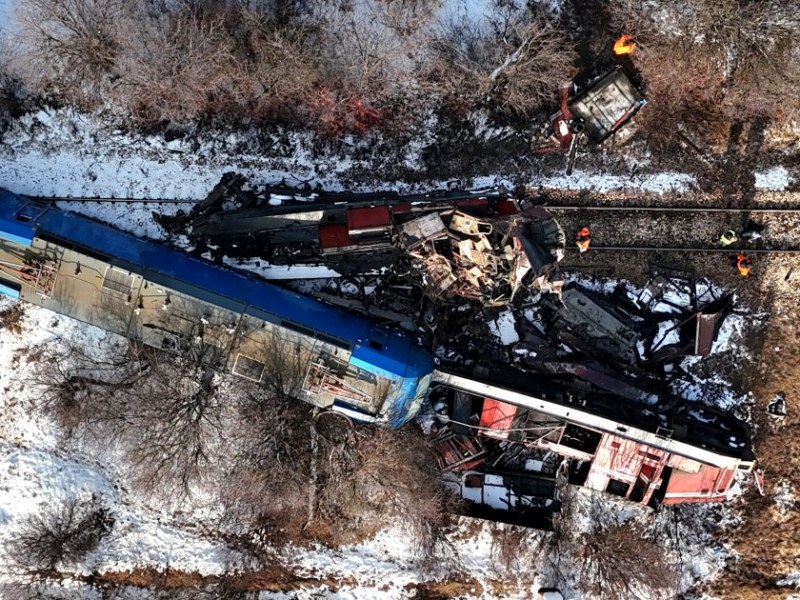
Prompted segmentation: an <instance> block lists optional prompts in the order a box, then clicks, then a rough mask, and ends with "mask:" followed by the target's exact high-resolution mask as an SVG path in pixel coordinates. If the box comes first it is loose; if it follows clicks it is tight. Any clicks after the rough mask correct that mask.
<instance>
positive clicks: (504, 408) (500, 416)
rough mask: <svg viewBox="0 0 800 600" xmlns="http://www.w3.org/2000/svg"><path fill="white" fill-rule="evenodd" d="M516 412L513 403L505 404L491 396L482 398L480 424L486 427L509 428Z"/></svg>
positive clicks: (501, 429) (497, 429)
mask: <svg viewBox="0 0 800 600" xmlns="http://www.w3.org/2000/svg"><path fill="white" fill-rule="evenodd" d="M516 414H517V407H516V406H514V405H513V404H507V403H506V402H500V401H499V400H493V399H492V398H484V399H483V411H482V412H481V423H480V425H481V427H486V428H487V429H494V430H496V431H505V430H506V429H510V428H511V425H512V424H513V423H514V417H515V416H516ZM504 437H505V436H504Z"/></svg>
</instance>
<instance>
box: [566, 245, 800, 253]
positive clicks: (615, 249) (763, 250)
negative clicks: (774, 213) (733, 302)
mask: <svg viewBox="0 0 800 600" xmlns="http://www.w3.org/2000/svg"><path fill="white" fill-rule="evenodd" d="M566 248H567V250H569V251H574V252H577V251H578V248H577V246H574V247H573V246H570V245H568V246H567V247H566ZM592 252H697V253H706V252H718V253H725V254H736V253H738V252H743V253H745V254H800V248H741V247H736V248H713V247H712V248H709V247H705V248H696V247H695V248H676V247H670V246H591V248H590V249H589V253H592Z"/></svg>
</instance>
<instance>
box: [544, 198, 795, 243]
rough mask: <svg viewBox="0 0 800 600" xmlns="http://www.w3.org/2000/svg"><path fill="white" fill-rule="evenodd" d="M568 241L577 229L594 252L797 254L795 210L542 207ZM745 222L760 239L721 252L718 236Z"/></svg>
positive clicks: (779, 208) (784, 208) (743, 224)
mask: <svg viewBox="0 0 800 600" xmlns="http://www.w3.org/2000/svg"><path fill="white" fill-rule="evenodd" d="M547 210H548V211H550V212H551V213H552V214H553V216H554V217H555V218H556V219H557V220H558V222H559V223H560V224H561V227H562V228H563V229H564V232H565V233H566V235H567V239H568V241H569V242H570V244H569V246H572V244H571V241H572V238H573V236H574V235H575V232H577V231H578V230H579V229H581V228H582V227H589V228H590V229H591V231H592V250H593V251H596V252H597V251H599V252H611V251H616V252H620V251H627V252H657V251H662V252H666V251H672V252H682V253H687V252H704V253H732V252H736V251H737V250H739V249H741V250H743V251H745V252H747V253H751V254H766V253H782V254H797V253H800V208H797V207H770V208H760V207H759V208H755V207H753V208H748V209H745V208H723V207H699V206H698V207H680V208H678V207H652V206H625V207H617V206H614V207H610V206H586V207H584V206H581V207H577V206H573V205H547ZM749 221H753V222H754V223H756V224H758V225H761V226H763V231H762V232H761V238H760V239H758V240H756V241H754V242H753V243H744V242H740V243H738V244H736V245H732V246H729V247H726V248H722V247H720V246H719V245H718V243H717V242H718V240H719V238H720V235H721V234H722V233H723V232H724V231H726V230H728V229H733V230H735V231H738V232H741V231H742V230H743V229H744V228H745V227H746V226H747V225H748V222H749Z"/></svg>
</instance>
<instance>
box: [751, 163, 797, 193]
mask: <svg viewBox="0 0 800 600" xmlns="http://www.w3.org/2000/svg"><path fill="white" fill-rule="evenodd" d="M755 176H756V189H757V190H769V191H774V192H782V191H785V190H786V189H788V187H789V185H790V184H791V183H792V182H793V181H794V178H793V177H791V176H790V175H789V171H787V170H786V167H781V166H778V167H772V168H771V169H767V170H766V171H761V172H757V173H756V174H755Z"/></svg>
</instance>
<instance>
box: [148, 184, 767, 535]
mask: <svg viewBox="0 0 800 600" xmlns="http://www.w3.org/2000/svg"><path fill="white" fill-rule="evenodd" d="M519 196H520V194H512V193H510V192H509V191H507V190H504V189H501V188H492V189H487V190H478V191H454V190H448V191H442V192H436V193H431V194H424V195H413V196H399V195H397V194H394V193H383V194H367V195H352V194H336V193H326V192H319V191H311V190H294V189H291V188H286V187H277V188H249V187H248V186H247V183H246V182H245V181H244V180H243V179H242V178H239V177H238V176H233V175H230V176H226V177H225V178H224V179H223V181H222V182H221V183H220V185H219V186H217V188H215V190H214V191H213V192H212V194H211V195H210V196H209V199H208V201H207V202H204V203H201V204H200V205H199V206H198V207H197V208H196V209H195V211H193V213H192V214H190V215H184V216H181V217H178V218H177V219H172V220H168V221H167V222H165V221H164V219H163V218H162V223H164V224H165V225H167V226H169V227H171V228H172V230H173V231H175V232H178V231H179V232H181V233H185V234H186V235H187V236H188V238H189V239H190V240H191V241H192V243H193V244H194V245H195V252H199V253H201V254H203V255H204V256H205V257H206V258H210V259H212V260H215V261H217V262H229V263H231V264H236V262H237V261H242V262H244V263H246V264H250V265H252V264H253V261H254V260H256V261H259V262H260V266H261V267H262V269H265V270H268V269H270V268H272V267H271V266H272V265H275V264H277V265H279V266H287V263H290V265H291V266H290V269H289V273H291V270H292V269H296V270H297V272H296V274H295V275H291V276H290V277H292V278H294V277H297V278H298V279H302V278H305V277H308V271H306V270H304V269H305V268H323V269H325V271H324V273H325V275H327V276H328V277H329V279H327V280H322V281H323V282H324V283H323V284H321V285H319V286H317V287H316V290H315V292H314V293H315V295H316V296H317V297H319V298H321V299H323V300H325V301H326V302H329V303H331V304H334V305H337V306H340V307H344V308H346V309H348V310H351V311H355V312H359V313H361V314H364V315H365V316H368V317H369V318H371V319H374V320H377V321H381V322H384V323H386V324H391V325H393V326H400V327H402V328H404V329H406V330H407V331H409V332H411V333H412V334H414V335H417V336H420V337H421V338H423V339H424V340H425V344H426V345H428V346H429V347H431V348H432V349H433V354H434V357H435V363H436V366H435V370H434V372H433V378H432V383H431V385H430V388H429V391H428V403H427V404H428V406H429V407H430V408H429V411H428V412H427V413H425V414H424V415H423V416H422V417H420V420H421V421H422V422H423V424H424V426H425V427H426V428H427V429H428V430H429V432H430V444H431V447H432V449H433V454H434V457H435V458H436V460H437V461H438V463H439V465H440V467H441V469H442V471H443V473H444V478H445V482H446V485H447V486H448V487H449V488H450V489H451V490H452V491H453V492H455V493H457V494H458V495H460V496H461V497H462V498H463V499H464V500H466V502H465V506H466V509H465V510H466V512H467V513H468V514H470V515H473V516H479V517H484V518H490V519H493V520H499V521H506V522H512V523H518V524H524V525H534V526H537V527H545V528H546V527H549V526H550V523H551V519H552V516H553V513H554V512H556V511H557V510H558V509H559V500H558V498H559V490H560V489H561V486H563V485H569V484H571V485H580V486H584V487H586V488H589V489H592V490H596V491H599V492H605V493H608V494H611V495H615V496H620V497H623V498H626V499H628V500H630V501H633V502H637V503H641V504H644V505H649V506H657V505H659V504H675V503H681V502H710V501H720V500H724V499H725V498H726V494H727V492H728V490H729V489H730V487H731V485H732V484H733V482H734V479H735V475H736V473H737V472H739V473H749V472H751V471H753V469H754V467H755V459H754V456H753V454H752V452H751V450H750V441H749V433H748V429H747V426H746V425H745V424H744V423H743V422H741V421H740V420H738V419H737V418H735V417H734V416H732V415H730V414H727V413H725V412H723V411H721V410H719V409H717V408H715V407H714V406H713V404H708V405H706V404H703V403H700V402H695V401H688V400H685V399H682V398H681V397H680V396H679V394H678V392H679V388H680V386H681V384H682V383H685V382H686V380H687V379H691V375H690V374H688V373H687V372H686V371H685V370H684V368H683V367H682V366H681V363H682V361H683V360H684V359H685V358H686V357H690V356H705V355H708V354H709V353H710V352H711V350H712V347H713V344H714V340H715V338H716V336H717V333H718V331H719V329H720V326H721V324H722V323H723V321H724V320H725V318H726V317H727V316H728V314H730V312H731V311H732V309H733V299H732V296H731V295H730V294H728V293H726V292H724V291H723V290H721V289H719V288H716V287H715V286H713V285H711V284H709V283H708V282H707V281H705V280H702V279H693V278H688V277H678V276H665V275H658V276H655V277H654V278H653V279H652V280H651V281H650V283H649V284H648V285H647V286H646V287H645V288H644V289H642V290H633V289H631V288H629V287H628V286H625V285H623V284H619V285H617V286H616V287H615V288H613V289H612V290H601V289H593V288H592V286H591V285H587V282H586V281H581V280H572V281H566V282H565V281H564V280H563V279H561V277H560V274H559V270H558V262H559V260H560V259H561V258H562V257H563V256H564V250H565V243H566V242H565V235H564V232H563V231H562V230H561V227H560V226H559V224H558V222H557V221H556V220H555V219H554V218H553V217H552V216H551V215H550V214H549V213H548V212H547V210H546V208H545V207H543V206H541V205H537V204H536V203H535V201H534V200H533V199H532V198H530V197H519ZM331 274H333V275H334V276H333V277H330V275H331ZM285 275H286V273H283V274H282V275H281V277H285ZM296 283H297V282H294V283H290V284H289V285H296Z"/></svg>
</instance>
